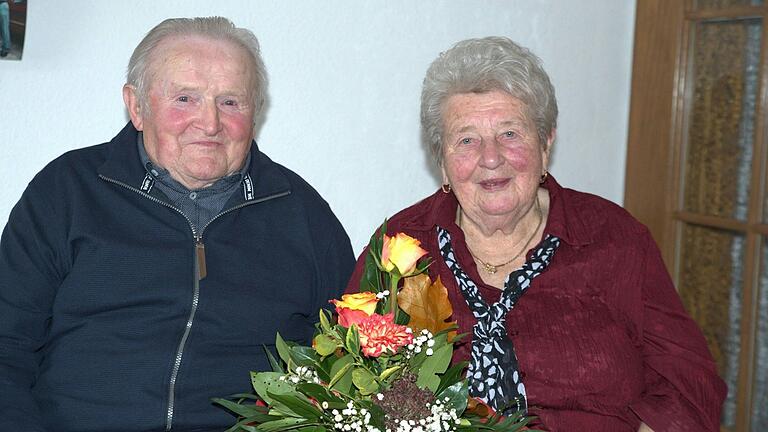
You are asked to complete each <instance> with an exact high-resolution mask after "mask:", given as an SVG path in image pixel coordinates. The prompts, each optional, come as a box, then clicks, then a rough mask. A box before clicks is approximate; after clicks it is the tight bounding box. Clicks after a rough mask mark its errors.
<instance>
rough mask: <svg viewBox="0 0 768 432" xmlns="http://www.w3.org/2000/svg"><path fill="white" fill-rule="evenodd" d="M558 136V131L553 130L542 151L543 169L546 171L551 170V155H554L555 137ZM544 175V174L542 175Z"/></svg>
mask: <svg viewBox="0 0 768 432" xmlns="http://www.w3.org/2000/svg"><path fill="white" fill-rule="evenodd" d="M556 136H557V129H552V132H550V133H549V137H547V142H546V143H544V146H543V148H542V149H541V161H542V164H541V165H542V168H543V169H544V171H547V169H549V159H550V155H551V154H552V145H553V144H554V143H555V137H556ZM541 174H542V175H544V172H542V173H541Z"/></svg>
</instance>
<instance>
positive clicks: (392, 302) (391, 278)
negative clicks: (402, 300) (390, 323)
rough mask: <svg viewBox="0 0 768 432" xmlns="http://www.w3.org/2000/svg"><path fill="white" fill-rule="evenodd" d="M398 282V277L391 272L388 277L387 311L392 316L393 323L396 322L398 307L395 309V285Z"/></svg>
mask: <svg viewBox="0 0 768 432" xmlns="http://www.w3.org/2000/svg"><path fill="white" fill-rule="evenodd" d="M399 282H400V275H398V274H396V273H394V272H392V273H390V275H389V311H390V312H392V313H393V314H394V315H393V316H394V322H398V321H397V315H398V312H399V310H398V307H397V284H398V283H399Z"/></svg>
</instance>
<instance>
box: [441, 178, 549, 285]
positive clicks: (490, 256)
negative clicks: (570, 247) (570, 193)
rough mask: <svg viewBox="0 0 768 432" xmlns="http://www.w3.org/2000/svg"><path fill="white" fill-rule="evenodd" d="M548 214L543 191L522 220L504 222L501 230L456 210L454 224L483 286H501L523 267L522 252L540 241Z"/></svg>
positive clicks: (546, 200) (546, 193)
mask: <svg viewBox="0 0 768 432" xmlns="http://www.w3.org/2000/svg"><path fill="white" fill-rule="evenodd" d="M548 213H549V193H548V192H547V190H546V189H539V191H538V193H537V197H536V199H535V200H534V202H533V203H532V204H531V205H530V206H529V208H528V209H527V210H526V211H525V213H523V215H522V217H519V218H517V220H516V221H511V222H507V224H506V225H505V226H504V227H503V228H502V227H490V228H489V227H488V226H487V223H488V222H489V221H483V220H480V221H478V220H476V219H473V218H472V217H471V216H470V215H468V214H467V213H465V212H464V211H463V210H462V209H461V207H459V209H458V211H457V216H456V219H457V224H458V225H459V227H460V228H461V229H462V231H464V237H465V239H466V242H467V248H468V249H469V252H470V254H471V255H472V257H473V258H474V259H475V263H476V264H477V268H478V272H479V273H480V276H481V277H482V278H483V281H484V282H485V283H487V284H489V285H492V286H495V287H497V288H503V287H504V281H505V279H506V277H507V275H508V274H509V273H510V272H511V271H512V270H514V269H517V268H519V267H520V266H522V265H523V263H524V262H525V259H526V256H525V253H526V252H527V251H528V250H529V249H530V248H531V247H533V246H534V245H535V244H537V243H538V242H539V241H540V239H541V236H542V234H543V231H544V226H545V225H546V220H547V215H548Z"/></svg>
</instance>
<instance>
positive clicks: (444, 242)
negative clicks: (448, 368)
mask: <svg viewBox="0 0 768 432" xmlns="http://www.w3.org/2000/svg"><path fill="white" fill-rule="evenodd" d="M437 238H438V242H439V245H440V254H441V255H442V256H443V260H445V263H446V265H448V268H449V269H450V270H451V272H452V273H453V275H454V276H455V277H456V282H457V283H458V284H459V288H460V290H461V293H462V294H463V295H464V299H465V300H466V302H467V305H468V306H469V308H470V309H471V310H472V313H473V314H474V316H475V319H477V324H475V326H474V327H473V328H472V357H471V359H470V363H469V369H468V370H467V378H468V380H469V395H470V396H472V397H476V398H478V399H480V400H482V401H483V402H485V403H486V404H488V405H489V406H491V408H493V409H494V410H496V411H503V412H504V413H513V412H515V411H523V412H527V410H528V402H527V399H526V395H525V385H524V384H523V381H522V377H521V376H520V371H519V367H518V363H517V356H516V355H515V347H514V346H513V344H512V340H511V339H509V337H507V330H506V328H505V325H504V324H505V323H504V321H505V317H506V315H507V313H508V312H509V311H510V310H511V309H512V308H513V307H514V306H515V303H517V301H518V300H519V299H520V297H521V296H522V295H523V293H524V292H525V290H526V289H527V288H528V287H529V286H530V285H531V281H533V278H535V277H537V276H538V275H540V274H541V273H542V272H543V271H544V269H546V268H547V266H548V265H549V263H550V261H551V260H552V256H553V255H554V253H555V250H557V248H558V247H559V246H560V239H559V238H557V237H555V236H552V235H549V234H547V235H546V237H545V238H544V240H542V241H541V243H539V245H538V246H537V247H536V248H535V249H534V251H533V252H532V253H531V255H530V256H529V257H528V259H527V260H526V262H525V264H523V266H522V267H521V268H519V269H517V270H515V271H513V272H512V273H510V274H509V276H507V279H506V281H505V282H504V291H503V293H502V294H501V298H500V299H499V301H498V302H496V303H494V304H493V305H490V306H489V305H488V304H487V303H486V302H485V301H484V300H483V298H482V296H481V295H480V292H479V291H478V289H477V285H475V283H474V282H473V281H472V279H470V278H469V275H467V273H466V272H464V270H463V269H462V268H461V266H460V265H459V263H458V261H457V260H456V256H455V254H454V252H453V246H451V235H450V234H449V233H448V231H446V230H445V229H443V228H441V227H437Z"/></svg>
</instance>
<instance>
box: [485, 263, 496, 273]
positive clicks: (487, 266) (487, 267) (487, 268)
mask: <svg viewBox="0 0 768 432" xmlns="http://www.w3.org/2000/svg"><path fill="white" fill-rule="evenodd" d="M483 268H484V269H485V271H486V272H487V273H489V274H494V273H496V271H498V269H497V268H496V266H495V265H493V264H488V263H483Z"/></svg>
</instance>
